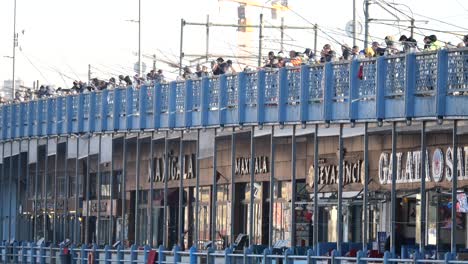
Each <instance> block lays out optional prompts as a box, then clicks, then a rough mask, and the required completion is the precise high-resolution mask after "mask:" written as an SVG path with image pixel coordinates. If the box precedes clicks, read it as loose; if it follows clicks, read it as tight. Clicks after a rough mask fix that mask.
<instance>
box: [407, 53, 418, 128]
mask: <svg viewBox="0 0 468 264" xmlns="http://www.w3.org/2000/svg"><path fill="white" fill-rule="evenodd" d="M405 63H406V68H405V69H406V73H405V74H406V89H405V117H406V120H411V119H412V118H413V116H414V92H415V91H416V54H414V53H408V54H406V60H405Z"/></svg>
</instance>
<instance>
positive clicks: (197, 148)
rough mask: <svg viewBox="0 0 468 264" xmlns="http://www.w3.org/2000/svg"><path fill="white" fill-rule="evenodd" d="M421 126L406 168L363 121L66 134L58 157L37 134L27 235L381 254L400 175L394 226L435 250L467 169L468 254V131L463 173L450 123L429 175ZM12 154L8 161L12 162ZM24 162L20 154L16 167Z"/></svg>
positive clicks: (429, 155) (460, 207) (24, 195)
mask: <svg viewBox="0 0 468 264" xmlns="http://www.w3.org/2000/svg"><path fill="white" fill-rule="evenodd" d="M414 127H417V125H415V124H413V126H411V127H408V126H406V125H404V124H402V125H401V126H398V127H397V131H398V136H397V142H396V153H395V158H396V162H395V168H396V173H393V172H392V168H393V164H394V163H393V159H392V135H391V127H390V126H383V127H378V126H376V127H371V128H369V130H368V134H367V140H368V146H367V147H368V152H367V157H366V153H365V152H364V143H365V137H364V135H363V131H364V128H363V127H362V126H356V127H353V128H351V127H344V128H343V131H342V137H341V139H342V141H341V142H342V144H341V148H340V140H339V127H338V126H332V127H330V128H325V127H321V128H320V129H319V130H318V132H319V133H318V137H317V138H318V139H319V140H318V142H319V144H318V149H317V150H316V149H315V146H314V142H315V140H317V139H316V138H315V136H314V128H313V127H309V128H306V129H302V128H297V129H296V131H295V132H294V133H295V134H294V138H293V130H292V128H291V127H286V128H284V129H279V128H275V130H274V137H273V139H272V137H271V134H272V132H271V129H270V128H267V127H265V128H264V129H262V130H259V129H256V130H255V131H254V136H253V137H251V131H250V129H245V128H244V129H243V130H236V132H235V134H234V135H235V136H234V137H233V136H232V132H231V131H228V129H225V130H223V131H221V130H218V131H217V132H216V133H217V135H216V137H215V135H214V131H213V130H206V131H200V135H199V137H200V141H199V144H197V138H198V135H197V133H196V132H191V133H187V132H184V133H183V140H182V141H181V140H180V135H181V133H180V132H172V133H169V132H168V133H166V132H160V133H139V134H136V133H132V134H130V133H129V134H127V136H126V137H123V136H121V137H112V136H111V135H101V136H100V140H99V141H93V140H92V139H89V140H87V141H86V139H84V138H80V140H77V139H76V138H68V139H65V138H60V139H59V140H58V141H56V142H55V146H56V152H51V151H50V149H51V148H53V146H54V145H51V143H50V140H51V139H49V141H47V140H40V141H37V142H36V144H30V145H29V149H30V150H32V149H33V148H35V151H29V154H26V153H24V155H21V156H22V157H23V159H22V161H21V163H24V164H26V162H27V164H29V165H28V166H25V168H27V171H26V169H24V170H23V171H22V172H21V174H22V175H23V177H22V178H21V179H20V181H19V182H20V183H21V187H20V188H19V196H20V197H21V199H20V200H19V201H20V202H19V205H18V207H19V208H21V214H20V217H18V220H17V221H18V223H19V222H23V223H25V226H27V231H25V230H21V231H18V237H20V238H21V239H28V240H33V239H34V240H37V239H39V238H41V237H45V239H46V240H48V241H52V240H54V239H55V241H57V242H60V241H62V240H64V239H65V238H70V239H71V240H73V241H78V243H80V242H88V243H91V242H96V243H98V244H114V243H115V242H116V241H121V242H123V243H125V244H127V245H130V244H133V243H137V244H139V245H142V244H151V245H153V246H157V245H161V244H165V245H166V246H172V245H175V244H179V245H180V246H181V247H183V248H189V247H191V246H192V245H196V246H197V247H198V248H204V247H206V246H208V245H210V244H211V245H214V246H215V247H216V248H218V249H221V248H225V247H226V246H228V245H230V244H232V243H233V242H235V241H236V239H238V238H239V237H240V235H242V234H245V235H246V236H245V238H243V239H244V242H243V243H245V245H247V244H249V243H251V244H255V245H275V244H276V243H278V242H280V241H285V242H284V243H285V245H288V246H290V245H295V246H298V247H309V246H313V245H314V244H315V242H316V241H314V240H317V242H337V241H341V242H343V243H356V244H357V243H362V242H363V241H365V242H366V244H369V248H374V249H378V248H379V242H380V246H382V241H381V240H382V232H385V233H383V234H384V235H385V237H386V236H387V235H389V234H390V232H391V226H392V222H391V215H392V213H391V212H392V206H391V205H392V196H391V191H392V188H391V186H392V175H396V192H395V193H396V199H395V212H396V214H395V220H394V221H395V224H396V225H397V226H398V228H397V232H398V233H400V234H403V235H404V238H403V239H402V240H403V242H402V243H403V244H406V245H417V244H419V243H421V238H422V237H424V240H425V241H423V243H425V244H426V245H433V246H434V247H436V248H437V249H440V250H442V249H444V250H446V249H447V247H449V245H450V233H451V228H452V227H451V223H452V221H451V214H450V212H451V207H452V201H451V193H450V190H451V186H452V180H453V175H454V172H455V171H456V172H457V174H458V177H457V178H458V191H459V193H458V202H457V203H456V205H455V206H456V207H457V215H456V230H457V232H456V236H455V239H456V242H457V245H458V246H459V247H461V248H465V247H467V242H468V233H467V224H468V223H467V222H468V221H467V219H466V213H465V212H466V211H467V209H466V208H468V206H466V196H465V193H464V188H465V186H466V184H467V183H468V181H467V180H468V137H467V136H466V135H464V134H463V133H460V135H458V140H459V146H458V149H457V153H456V154H457V156H458V164H457V166H456V167H455V166H454V162H453V161H454V153H455V151H454V150H453V147H452V145H451V144H452V136H451V135H452V134H451V130H450V129H449V126H447V124H446V125H445V126H444V125H437V124H431V126H430V127H431V129H430V130H429V131H428V132H427V135H426V141H427V143H426V144H427V151H426V153H425V155H424V156H425V157H426V163H425V165H424V173H423V171H422V170H421V161H422V160H423V155H422V152H421V141H420V134H419V133H420V132H419V130H418V129H414ZM462 131H463V130H462ZM215 139H216V141H215ZM83 142H87V143H83ZM181 142H182V144H181ZM251 142H253V143H254V145H253V147H252V145H251ZM293 142H295V145H294V146H293ZM272 144H273V148H272ZM31 145H32V146H31ZM97 147H99V148H98V149H97V150H95V148H97ZM293 148H294V149H293ZM83 149H84V150H83ZM215 149H216V151H215ZM340 149H341V152H340ZM24 150H25V149H24V148H22V151H21V152H25V151H24ZM26 150H27V149H26ZM272 150H273V151H272ZM315 151H318V157H317V159H316V158H315V155H314V154H315ZM31 152H32V153H31ZM46 153H47V155H46ZM181 153H182V155H181ZM214 154H215V155H214ZM252 154H253V158H252ZM56 156H58V159H56V158H55V157H56ZM293 156H294V159H293ZM214 157H216V158H214ZM10 158H11V157H4V159H3V160H4V163H3V164H9V159H10ZM366 159H367V161H368V174H366V166H365V165H366ZM340 160H342V166H340V162H339V161H340ZM181 161H182V162H181ZM18 162H20V161H19V160H18V156H13V160H12V164H17V163H18ZM315 165H317V166H318V167H317V168H316V167H315ZM165 168H168V170H167V171H166V170H165ZM293 168H294V170H293ZM6 169H7V171H8V167H6ZM340 169H341V170H342V173H341V174H340ZM55 171H57V173H55ZM293 174H294V179H293V177H292V176H293ZM26 175H28V176H27V177H26ZM272 175H273V176H272ZM366 175H368V181H367V183H366V181H365V179H366ZM422 175H425V177H426V178H425V194H426V195H425V203H422V201H421V198H422V197H423V196H422V195H421V177H422ZM165 177H167V179H168V180H167V181H165V180H164V179H165ZM340 177H342V184H341V187H340V185H339V182H340ZM213 182H215V184H214V185H213ZM315 183H317V186H314V184H315ZM364 187H367V189H368V190H367V191H365V188H364ZM165 190H166V191H165ZM315 190H318V192H317V194H315V193H314V191H315ZM366 192H367V194H368V195H367V197H366V201H367V202H366V203H365V201H364V200H365V199H364V198H365V197H364V196H365V193H366ZM44 204H47V206H43V205H44ZM422 204H425V208H424V210H421V205H422ZM35 205H36V206H35ZM315 212H317V213H316V215H314V213H315ZM365 212H366V213H365ZM422 213H424V214H425V216H426V217H424V219H426V221H425V222H422V220H423V217H422ZM421 223H423V225H422V226H421ZM4 230H5V229H4ZM338 230H341V236H340V235H339V234H340V233H339V232H338ZM421 232H422V234H421ZM314 233H316V234H314ZM379 234H380V239H379ZM292 237H294V241H291V238H292ZM249 240H251V241H249ZM379 240H380V241H379ZM239 241H240V240H239Z"/></svg>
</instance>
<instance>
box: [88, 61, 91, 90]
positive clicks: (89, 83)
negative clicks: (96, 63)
mask: <svg viewBox="0 0 468 264" xmlns="http://www.w3.org/2000/svg"><path fill="white" fill-rule="evenodd" d="M90 85H91V64H88V86H90Z"/></svg>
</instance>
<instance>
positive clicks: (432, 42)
mask: <svg viewBox="0 0 468 264" xmlns="http://www.w3.org/2000/svg"><path fill="white" fill-rule="evenodd" d="M424 43H425V45H424V51H434V50H439V49H441V48H442V47H443V45H442V42H440V41H438V40H437V36H436V35H430V36H427V37H424Z"/></svg>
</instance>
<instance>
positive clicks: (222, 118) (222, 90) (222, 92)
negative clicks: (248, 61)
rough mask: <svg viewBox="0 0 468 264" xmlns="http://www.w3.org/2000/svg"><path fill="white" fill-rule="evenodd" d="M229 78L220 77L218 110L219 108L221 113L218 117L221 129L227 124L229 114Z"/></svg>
mask: <svg viewBox="0 0 468 264" xmlns="http://www.w3.org/2000/svg"><path fill="white" fill-rule="evenodd" d="M227 89H228V88H227V77H226V75H224V74H223V75H221V76H219V94H218V96H219V99H218V104H219V106H218V108H219V112H218V117H219V125H220V126H221V127H223V126H224V124H226V113H227V101H228V100H227V99H228V96H227Z"/></svg>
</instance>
